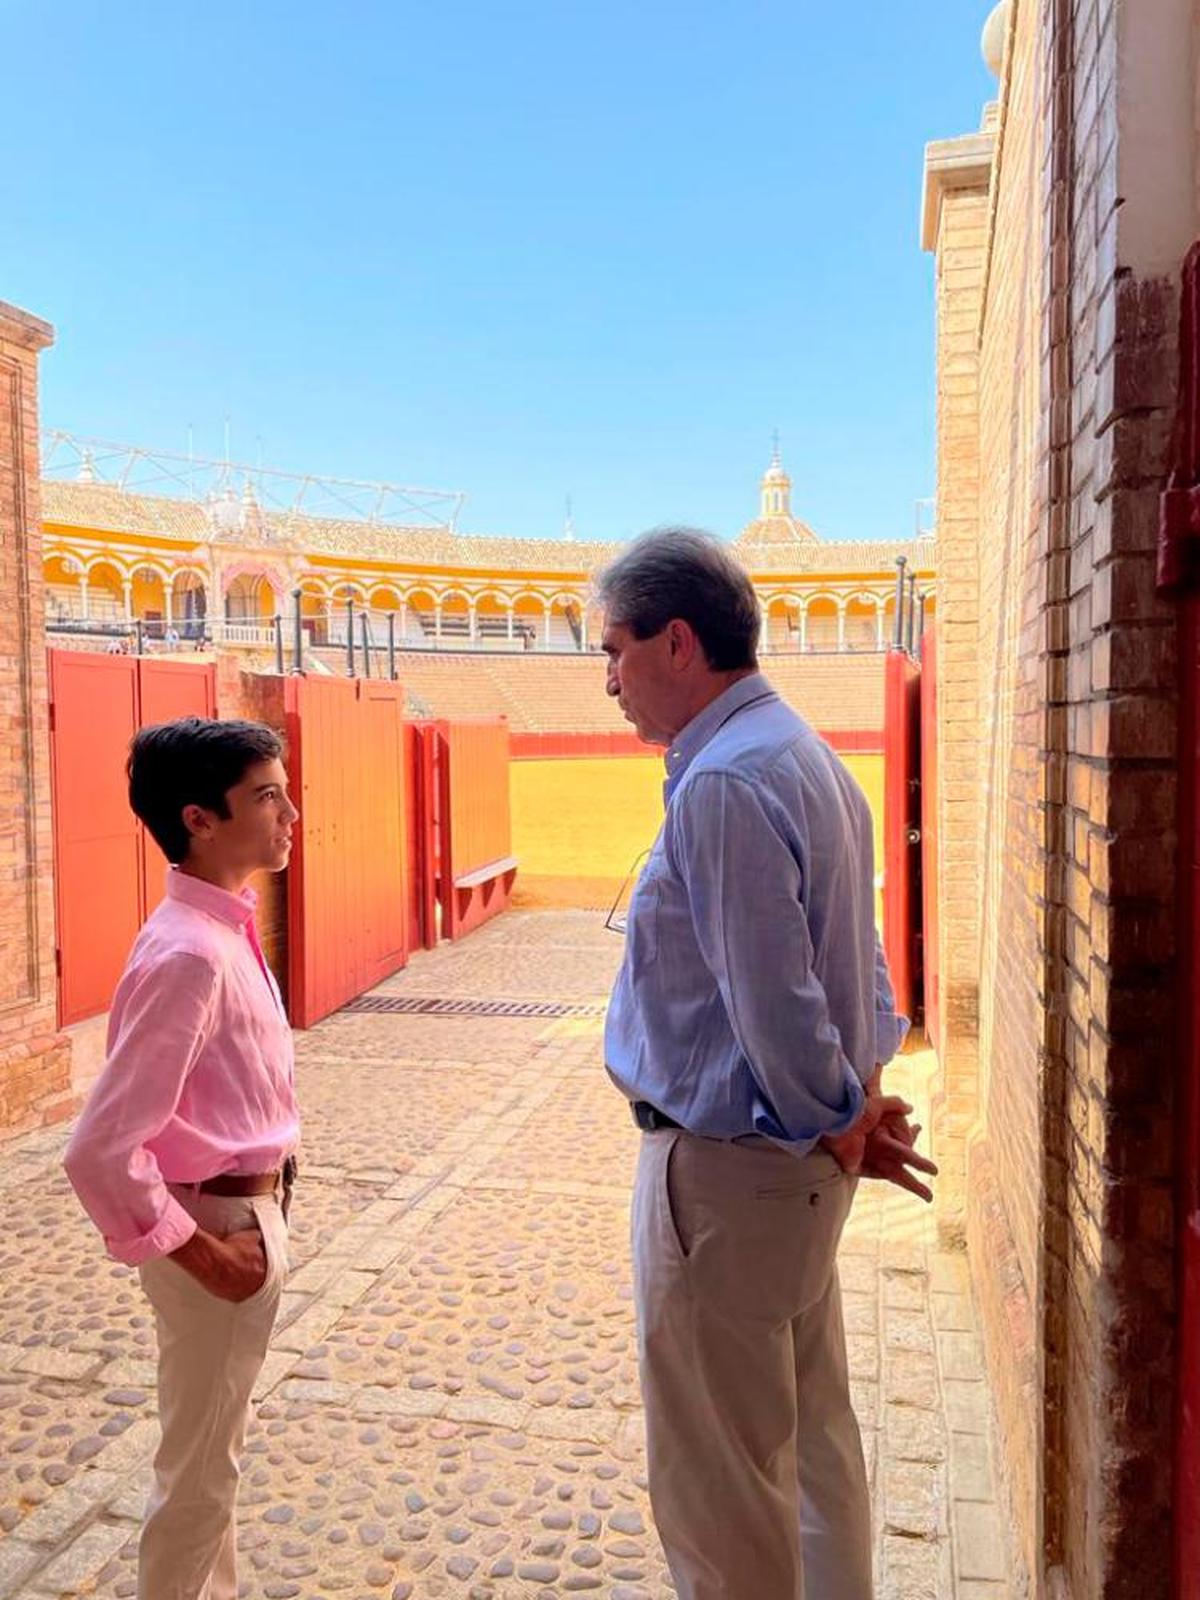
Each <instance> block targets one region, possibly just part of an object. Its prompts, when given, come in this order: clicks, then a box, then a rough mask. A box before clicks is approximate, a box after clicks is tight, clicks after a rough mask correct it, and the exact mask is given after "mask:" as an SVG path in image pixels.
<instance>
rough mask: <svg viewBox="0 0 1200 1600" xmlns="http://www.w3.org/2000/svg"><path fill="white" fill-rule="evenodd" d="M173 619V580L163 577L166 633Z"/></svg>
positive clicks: (164, 628)
mask: <svg viewBox="0 0 1200 1600" xmlns="http://www.w3.org/2000/svg"><path fill="white" fill-rule="evenodd" d="M172 620H173V618H172V613H171V580H170V579H168V578H164V579H163V632H164V633H165V632H166V631H167V629H168V628H169V627H170V626H171V624H172Z"/></svg>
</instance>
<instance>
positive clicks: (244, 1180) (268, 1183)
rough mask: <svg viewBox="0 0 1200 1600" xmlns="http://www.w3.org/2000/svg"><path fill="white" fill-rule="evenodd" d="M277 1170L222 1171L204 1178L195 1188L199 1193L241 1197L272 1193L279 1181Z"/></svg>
mask: <svg viewBox="0 0 1200 1600" xmlns="http://www.w3.org/2000/svg"><path fill="white" fill-rule="evenodd" d="M279 1176H280V1175H279V1171H278V1169H276V1170H275V1171H274V1172H249V1173H240V1172H223V1173H221V1175H220V1176H219V1177H216V1178H205V1180H204V1182H203V1183H198V1184H197V1185H196V1188H197V1189H199V1191H200V1193H201V1194H220V1195H226V1196H229V1197H234V1196H236V1197H241V1196H246V1195H255V1194H273V1193H274V1191H275V1186H276V1185H277V1184H278V1182H279Z"/></svg>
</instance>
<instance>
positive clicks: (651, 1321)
mask: <svg viewBox="0 0 1200 1600" xmlns="http://www.w3.org/2000/svg"><path fill="white" fill-rule="evenodd" d="M853 1196H854V1182H853V1180H852V1179H850V1178H847V1177H846V1176H845V1175H844V1174H843V1172H842V1171H841V1168H840V1167H838V1165H837V1163H836V1162H835V1161H834V1159H833V1157H832V1156H831V1155H829V1154H827V1153H826V1152H824V1151H815V1152H814V1153H813V1154H811V1155H809V1156H807V1157H805V1158H803V1159H801V1160H798V1159H797V1158H796V1157H795V1156H792V1155H789V1154H788V1153H787V1152H786V1151H783V1150H781V1149H779V1148H778V1147H777V1146H775V1145H772V1144H769V1143H767V1142H766V1141H760V1140H749V1141H747V1140H743V1141H739V1142H736V1143H734V1142H727V1141H721V1140H716V1139H701V1138H696V1137H695V1136H693V1135H692V1134H688V1133H683V1132H678V1131H673V1130H663V1131H659V1132H655V1133H647V1134H644V1135H643V1136H642V1148H641V1154H640V1158H639V1162H638V1173H637V1183H636V1186H635V1189H634V1200H633V1257H634V1278H635V1287H636V1294H637V1306H638V1351H639V1357H640V1361H641V1370H642V1393H643V1398H644V1400H645V1406H646V1431H647V1448H648V1452H649V1467H650V1500H651V1504H652V1506H653V1509H654V1518H655V1522H656V1523H657V1525H658V1532H659V1536H660V1537H661V1539H662V1543H663V1549H664V1550H665V1552H666V1556H667V1561H668V1563H669V1565H670V1568H671V1573H672V1576H673V1577H674V1580H675V1586H676V1588H677V1590H678V1593H679V1600H870V1596H871V1514H870V1496H869V1492H868V1487H867V1475H866V1469H865V1466H864V1463H863V1453H862V1441H861V1438H860V1435H859V1431H858V1423H857V1420H856V1419H855V1416H854V1411H853V1409H852V1407H851V1404H850V1387H849V1375H848V1371H847V1360H846V1339H845V1332H844V1329H843V1325H842V1306H841V1295H840V1291H839V1287H838V1279H837V1271H836V1265H835V1256H836V1252H837V1246H838V1240H839V1239H840V1237H841V1232H842V1227H843V1224H844V1223H845V1220H846V1217H847V1215H848V1213H849V1210H850V1204H851V1201H852V1199H853Z"/></svg>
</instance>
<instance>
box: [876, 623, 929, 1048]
mask: <svg viewBox="0 0 1200 1600" xmlns="http://www.w3.org/2000/svg"><path fill="white" fill-rule="evenodd" d="M884 673H885V678H884V700H883V737H884V775H883V874H884V876H883V947H884V952H885V954H886V955H887V960H888V967H889V969H890V971H891V975H892V985H893V987H894V989H895V991H896V1004H897V1006H898V1007H899V1009H900V1010H901V1011H902V1012H904V1014H905V1015H906V1016H909V1017H913V1018H914V1019H915V1017H916V1015H917V1007H918V1005H919V1003H920V999H921V671H920V668H919V667H918V666H917V664H916V662H914V661H913V660H912V659H911V658H910V657H909V656H908V655H906V654H905V652H904V651H903V650H891V651H889V652H888V655H887V657H886V661H885V665H884Z"/></svg>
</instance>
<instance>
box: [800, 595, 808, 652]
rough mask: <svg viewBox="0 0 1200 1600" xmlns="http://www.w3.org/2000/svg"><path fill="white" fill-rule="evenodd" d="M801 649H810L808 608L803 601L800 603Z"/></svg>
mask: <svg viewBox="0 0 1200 1600" xmlns="http://www.w3.org/2000/svg"><path fill="white" fill-rule="evenodd" d="M800 648H801V650H807V649H808V607H807V605H805V603H804V602H803V601H801V602H800Z"/></svg>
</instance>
